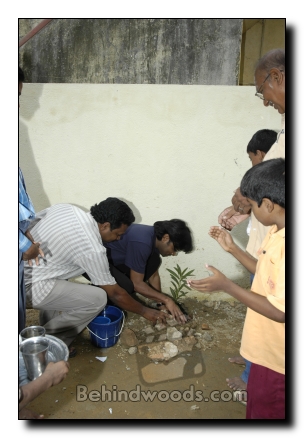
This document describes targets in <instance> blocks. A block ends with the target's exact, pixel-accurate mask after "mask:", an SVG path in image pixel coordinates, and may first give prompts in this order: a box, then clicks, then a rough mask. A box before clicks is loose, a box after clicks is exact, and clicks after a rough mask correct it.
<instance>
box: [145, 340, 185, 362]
mask: <svg viewBox="0 0 304 438" xmlns="http://www.w3.org/2000/svg"><path fill="white" fill-rule="evenodd" d="M147 347H148V346H147V345H140V346H139V347H138V348H139V352H140V353H141V354H146V355H147V357H148V358H149V359H151V360H153V361H154V362H156V361H166V360H169V359H170V358H171V357H175V356H176V355H177V354H178V348H177V346H176V345H174V344H173V343H172V342H167V341H162V342H157V343H156V342H155V343H153V344H150V345H149V347H148V349H147Z"/></svg>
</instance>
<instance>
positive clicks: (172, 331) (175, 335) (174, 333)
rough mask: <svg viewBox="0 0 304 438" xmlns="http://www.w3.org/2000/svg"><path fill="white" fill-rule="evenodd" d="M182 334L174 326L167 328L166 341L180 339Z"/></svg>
mask: <svg viewBox="0 0 304 438" xmlns="http://www.w3.org/2000/svg"><path fill="white" fill-rule="evenodd" d="M182 337H183V335H182V334H181V332H179V331H178V330H177V329H176V328H175V327H168V328H167V339H168V341H174V340H176V339H181V338H182Z"/></svg>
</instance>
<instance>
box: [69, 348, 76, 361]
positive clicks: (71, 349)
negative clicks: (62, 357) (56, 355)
mask: <svg viewBox="0 0 304 438" xmlns="http://www.w3.org/2000/svg"><path fill="white" fill-rule="evenodd" d="M76 354H77V350H76V348H75V347H71V348H70V349H69V359H71V357H75V356H76Z"/></svg>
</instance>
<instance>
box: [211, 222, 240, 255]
mask: <svg viewBox="0 0 304 438" xmlns="http://www.w3.org/2000/svg"><path fill="white" fill-rule="evenodd" d="M208 234H209V236H211V237H212V238H213V239H215V240H216V241H217V242H218V243H219V244H220V245H221V247H222V248H223V249H224V250H225V251H227V252H230V251H231V250H232V249H233V247H234V246H235V243H234V240H233V239H232V237H231V234H229V233H228V231H226V230H224V229H223V228H220V227H210V230H209V233H208Z"/></svg>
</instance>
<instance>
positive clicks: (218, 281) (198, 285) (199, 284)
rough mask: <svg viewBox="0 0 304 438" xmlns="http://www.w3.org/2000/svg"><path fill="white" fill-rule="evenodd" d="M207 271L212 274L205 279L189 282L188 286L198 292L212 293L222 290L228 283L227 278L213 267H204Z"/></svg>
mask: <svg viewBox="0 0 304 438" xmlns="http://www.w3.org/2000/svg"><path fill="white" fill-rule="evenodd" d="M206 268H207V269H208V271H211V272H213V275H211V276H210V277H207V278H203V279H201V280H190V281H189V283H188V284H189V286H190V287H191V288H193V289H195V290H198V291H199V292H214V291H219V290H224V288H225V285H226V282H227V281H228V279H227V277H225V275H224V274H222V273H221V272H220V271H219V270H218V269H216V268H214V267H213V266H210V265H206Z"/></svg>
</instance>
